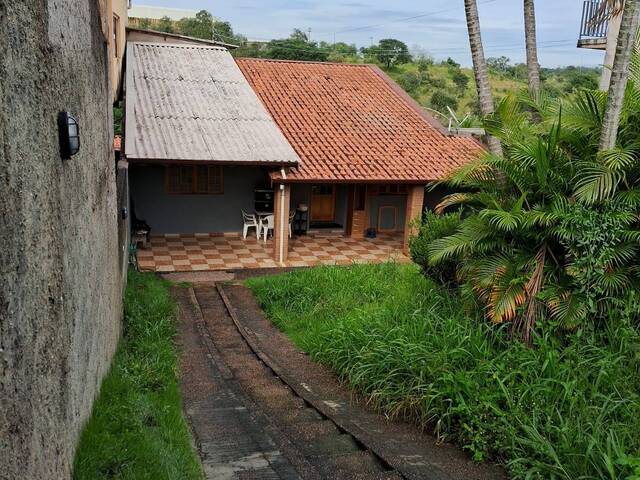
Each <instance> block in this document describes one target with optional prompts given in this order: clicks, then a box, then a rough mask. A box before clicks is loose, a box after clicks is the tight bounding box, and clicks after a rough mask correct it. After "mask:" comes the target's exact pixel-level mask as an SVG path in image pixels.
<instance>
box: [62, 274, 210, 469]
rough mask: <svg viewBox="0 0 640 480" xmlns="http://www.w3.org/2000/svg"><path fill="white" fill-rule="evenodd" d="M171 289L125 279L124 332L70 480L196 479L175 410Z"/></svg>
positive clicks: (143, 277) (140, 277)
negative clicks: (126, 281) (114, 479)
mask: <svg viewBox="0 0 640 480" xmlns="http://www.w3.org/2000/svg"><path fill="white" fill-rule="evenodd" d="M175 334H176V306H175V303H174V301H173V299H172V298H171V296H170V294H169V285H168V283H167V282H165V281H163V280H161V279H160V278H158V277H156V276H155V275H152V274H148V273H147V274H143V273H138V272H135V271H130V272H129V277H128V285H127V290H126V293H125V301H124V330H123V336H122V339H121V342H120V345H119V348H118V351H117V353H116V355H115V358H114V360H113V364H112V367H111V371H110V372H109V374H108V375H107V376H106V377H105V379H104V381H103V383H102V388H101V390H100V396H99V398H98V400H97V401H96V403H95V405H94V408H93V414H92V416H91V419H90V420H89V422H88V424H87V425H86V427H85V429H84V431H83V433H82V437H81V439H80V445H79V447H78V451H77V453H76V458H75V464H74V478H76V479H92V480H93V479H111V478H128V479H154V480H156V479H172V480H173V479H201V478H202V471H201V466H200V462H199V460H198V458H197V456H196V454H195V452H194V451H193V448H192V445H191V437H190V433H189V430H188V427H187V425H186V423H185V421H184V418H183V416H182V410H181V400H180V393H179V389H178V381H177V352H176V347H175V345H174V342H173V339H174V336H175Z"/></svg>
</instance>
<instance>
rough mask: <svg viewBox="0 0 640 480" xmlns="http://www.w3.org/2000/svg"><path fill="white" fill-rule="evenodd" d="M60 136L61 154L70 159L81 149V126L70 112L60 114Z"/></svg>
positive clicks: (64, 158) (65, 158)
mask: <svg viewBox="0 0 640 480" xmlns="http://www.w3.org/2000/svg"><path fill="white" fill-rule="evenodd" d="M58 136H59V138H60V156H61V157H62V159H63V160H68V159H70V158H71V157H72V156H73V155H75V154H76V153H78V150H80V126H79V125H78V121H77V120H76V119H75V118H73V117H72V116H71V115H70V114H69V112H60V113H59V114H58Z"/></svg>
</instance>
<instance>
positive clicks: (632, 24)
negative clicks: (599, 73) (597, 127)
mask: <svg viewBox="0 0 640 480" xmlns="http://www.w3.org/2000/svg"><path fill="white" fill-rule="evenodd" d="M639 21H640V2H639V0H626V2H625V4H624V10H623V11H622V20H621V22H620V32H619V33H618V46H617V47H616V56H615V57H614V59H613V67H612V69H611V80H610V82H609V96H608V98H607V106H606V108H605V111H604V118H603V119H602V132H601V134H600V147H599V150H600V151H603V150H609V149H611V148H613V147H615V145H616V138H617V136H618V126H619V125H620V113H621V112H622V102H623V100H624V92H625V89H626V88H627V80H628V78H629V64H630V62H631V55H632V53H633V48H634V46H635V43H636V36H637V33H638V23H639Z"/></svg>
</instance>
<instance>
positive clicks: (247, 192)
mask: <svg viewBox="0 0 640 480" xmlns="http://www.w3.org/2000/svg"><path fill="white" fill-rule="evenodd" d="M129 181H130V185H131V195H132V198H133V203H134V205H133V206H134V208H135V213H136V216H137V217H138V218H140V219H144V220H145V221H146V222H147V223H148V224H149V226H150V227H151V231H152V233H221V232H240V231H242V214H241V210H243V209H244V210H245V211H246V212H248V213H251V212H253V211H254V189H255V188H256V187H259V186H262V187H265V186H268V185H269V178H268V171H267V169H265V168H263V167H243V166H225V167H224V168H223V181H224V194H222V195H171V194H168V193H166V192H165V187H164V185H165V167H163V166H134V165H130V166H129ZM252 231H253V230H252Z"/></svg>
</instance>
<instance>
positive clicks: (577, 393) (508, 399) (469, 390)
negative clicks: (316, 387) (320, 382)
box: [249, 264, 640, 480]
mask: <svg viewBox="0 0 640 480" xmlns="http://www.w3.org/2000/svg"><path fill="white" fill-rule="evenodd" d="M249 286H250V287H251V288H252V289H253V291H254V293H255V294H256V295H257V297H258V299H259V300H260V301H261V302H262V304H263V306H264V308H265V310H266V312H267V314H268V316H269V317H270V318H271V319H272V321H273V322H274V323H275V324H276V325H277V326H278V327H279V328H281V329H282V330H284V331H285V332H286V333H287V334H288V335H290V336H291V337H292V339H293V340H294V341H295V343H296V344H297V345H299V346H300V347H301V348H302V349H304V350H305V351H307V352H309V353H310V354H311V355H312V357H313V358H314V359H316V360H318V361H320V362H322V363H324V364H326V365H328V366H330V367H331V368H333V369H334V370H335V371H336V372H337V373H338V374H339V375H340V376H341V377H342V378H343V379H344V380H346V381H348V382H349V383H350V385H351V386H352V387H353V388H355V389H356V390H358V391H359V392H361V393H362V394H364V395H365V396H366V397H367V398H369V399H370V401H371V402H372V404H373V405H375V406H377V407H378V408H379V409H381V410H382V411H384V412H386V413H387V414H388V415H390V416H392V417H393V416H403V415H409V416H410V417H411V418H413V419H414V420H415V422H416V423H417V424H418V425H420V426H423V427H425V428H428V429H430V430H431V431H434V432H435V433H436V434H438V435H439V436H440V437H442V438H444V439H448V440H454V441H456V442H458V443H459V444H461V445H462V446H464V448H466V449H467V450H469V451H470V452H471V453H472V454H473V456H474V458H475V459H477V460H484V459H487V458H493V459H498V460H501V461H502V462H503V463H505V465H506V467H507V468H508V470H509V471H510V473H511V475H512V478H514V479H536V478H539V479H542V478H545V479H547V478H549V479H562V480H575V479H579V478H584V479H605V478H606V479H611V480H614V479H626V478H628V477H630V476H631V475H633V474H634V469H635V473H637V471H638V465H639V464H640V459H639V458H638V452H640V435H638V431H640V335H639V334H638V332H637V331H636V330H635V329H634V328H632V327H630V326H628V325H627V324H625V322H623V321H621V320H619V319H616V321H615V322H610V323H609V322H607V323H606V325H605V328H602V329H600V330H597V331H596V330H594V329H580V330H578V331H577V332H576V333H574V334H571V335H569V336H568V337H567V338H565V339H564V341H563V342H560V341H559V340H557V339H556V338H555V337H554V336H553V335H549V334H548V332H547V331H546V330H545V329H542V330H540V335H539V336H538V335H534V338H533V341H534V346H535V348H528V347H526V346H525V345H523V344H522V343H520V342H513V341H511V339H510V338H509V335H507V334H506V332H505V330H504V328H500V327H492V326H490V325H488V324H486V323H485V322H482V321H479V319H477V318H473V317H468V316H466V315H465V314H464V313H463V310H462V308H461V306H460V301H459V299H457V298H456V297H455V296H452V295H451V294H450V293H448V292H446V291H445V290H443V289H440V288H438V287H437V286H436V285H435V284H434V282H433V281H431V280H429V279H428V278H425V277H423V276H422V275H420V274H419V272H418V268H417V267H416V266H413V265H403V266H398V265H394V264H384V265H358V266H352V267H347V268H344V267H322V268H315V269H309V270H300V271H296V272H293V273H290V274H286V275H282V276H278V277H265V278H259V279H253V280H251V281H249Z"/></svg>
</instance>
